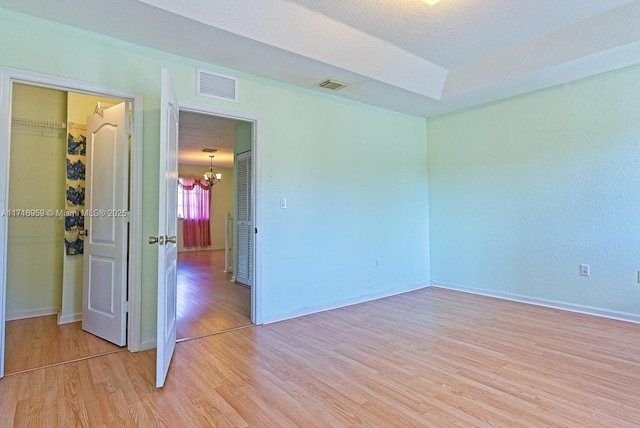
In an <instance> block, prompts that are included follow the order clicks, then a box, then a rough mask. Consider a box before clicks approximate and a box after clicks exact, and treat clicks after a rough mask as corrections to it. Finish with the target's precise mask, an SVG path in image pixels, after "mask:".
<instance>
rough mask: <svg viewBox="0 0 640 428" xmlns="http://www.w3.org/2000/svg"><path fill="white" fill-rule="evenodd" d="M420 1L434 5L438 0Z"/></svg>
mask: <svg viewBox="0 0 640 428" xmlns="http://www.w3.org/2000/svg"><path fill="white" fill-rule="evenodd" d="M422 1H423V2H425V3H426V4H428V5H429V6H434V5H435V4H436V3H438V2H439V1H440V0H422Z"/></svg>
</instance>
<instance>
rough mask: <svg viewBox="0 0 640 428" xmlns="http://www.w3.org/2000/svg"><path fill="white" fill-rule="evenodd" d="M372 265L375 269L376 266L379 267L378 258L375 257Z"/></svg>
mask: <svg viewBox="0 0 640 428" xmlns="http://www.w3.org/2000/svg"><path fill="white" fill-rule="evenodd" d="M373 267H375V268H376V269H377V268H379V267H380V260H378V259H376V260H375V261H374V262H373Z"/></svg>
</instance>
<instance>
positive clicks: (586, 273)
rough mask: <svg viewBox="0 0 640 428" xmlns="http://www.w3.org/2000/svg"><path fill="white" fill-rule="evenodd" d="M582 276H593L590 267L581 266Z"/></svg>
mask: <svg viewBox="0 0 640 428" xmlns="http://www.w3.org/2000/svg"><path fill="white" fill-rule="evenodd" d="M580 275H582V276H591V267H590V266H589V265H580Z"/></svg>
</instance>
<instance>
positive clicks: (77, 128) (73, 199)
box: [64, 123, 87, 256]
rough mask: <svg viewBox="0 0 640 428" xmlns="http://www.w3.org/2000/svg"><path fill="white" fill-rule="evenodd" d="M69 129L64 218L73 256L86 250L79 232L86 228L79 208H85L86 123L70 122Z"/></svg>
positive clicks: (66, 239)
mask: <svg viewBox="0 0 640 428" xmlns="http://www.w3.org/2000/svg"><path fill="white" fill-rule="evenodd" d="M69 131H70V132H69V135H68V138H67V192H66V206H67V207H68V209H69V211H68V214H67V215H66V216H65V219H64V226H65V227H64V228H65V232H64V245H65V250H66V254H67V255H69V256H71V255H78V254H82V253H83V252H84V238H83V237H82V236H80V233H79V232H80V231H81V230H83V229H84V216H82V215H81V214H82V213H81V212H80V211H79V210H82V209H83V205H84V196H85V184H84V180H85V172H86V171H85V170H86V157H87V137H86V136H85V134H86V127H85V126H84V125H81V124H77V123H70V124H69ZM76 210H77V211H76Z"/></svg>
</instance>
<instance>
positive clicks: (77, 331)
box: [4, 315, 122, 373]
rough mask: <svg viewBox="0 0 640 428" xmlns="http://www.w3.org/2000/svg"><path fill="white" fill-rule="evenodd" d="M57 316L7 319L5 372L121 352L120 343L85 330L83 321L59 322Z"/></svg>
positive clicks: (15, 371)
mask: <svg viewBox="0 0 640 428" xmlns="http://www.w3.org/2000/svg"><path fill="white" fill-rule="evenodd" d="M57 319H58V317H57V315H48V316H43V317H34V318H26V319H20V320H13V321H7V322H6V324H5V326H6V330H5V333H6V336H5V365H4V369H5V373H17V372H21V371H24V370H30V369H34V368H38V367H45V366H48V365H52V364H59V363H63V362H67V361H73V360H76V359H80V358H87V357H91V356H95V355H100V354H105V353H109V352H115V351H119V350H120V349H122V348H120V347H119V346H116V345H114V344H112V343H109V342H107V341H106V340H102V339H100V338H99V337H96V336H94V335H92V334H89V333H87V332H85V331H82V323H80V322H73V323H69V324H62V325H58V321H57Z"/></svg>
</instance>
